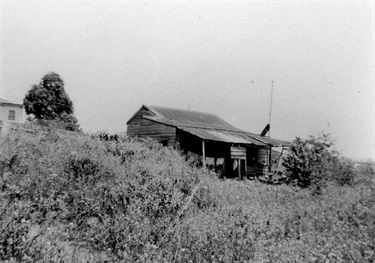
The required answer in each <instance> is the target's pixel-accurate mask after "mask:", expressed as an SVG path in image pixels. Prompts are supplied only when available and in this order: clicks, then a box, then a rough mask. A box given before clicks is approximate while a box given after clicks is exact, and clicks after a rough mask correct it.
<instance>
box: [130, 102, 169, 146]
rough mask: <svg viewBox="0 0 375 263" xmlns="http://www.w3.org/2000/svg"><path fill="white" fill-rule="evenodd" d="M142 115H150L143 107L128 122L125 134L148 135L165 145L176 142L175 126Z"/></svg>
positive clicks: (143, 136) (142, 136)
mask: <svg viewBox="0 0 375 263" xmlns="http://www.w3.org/2000/svg"><path fill="white" fill-rule="evenodd" d="M143 116H151V115H150V114H148V112H147V111H146V110H144V109H143V110H141V111H140V112H139V113H138V114H137V115H136V116H135V117H134V118H133V119H132V120H131V121H130V122H129V123H128V130H127V134H128V135H129V136H138V137H141V138H146V137H150V138H152V139H155V140H157V141H158V142H160V143H162V144H163V145H165V146H173V145H175V144H176V128H175V127H172V126H168V125H164V124H161V123H158V122H155V121H151V120H147V119H144V118H143Z"/></svg>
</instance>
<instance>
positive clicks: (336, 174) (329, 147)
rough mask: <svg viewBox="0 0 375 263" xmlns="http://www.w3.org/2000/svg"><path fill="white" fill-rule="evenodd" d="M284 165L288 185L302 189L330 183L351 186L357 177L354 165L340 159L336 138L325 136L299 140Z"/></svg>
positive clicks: (296, 140) (295, 142) (294, 142)
mask: <svg viewBox="0 0 375 263" xmlns="http://www.w3.org/2000/svg"><path fill="white" fill-rule="evenodd" d="M283 165H284V167H285V170H286V175H287V177H288V183H292V184H296V185H298V186H300V187H302V188H306V187H310V186H314V187H320V186H322V185H324V184H325V183H326V182H327V181H329V180H330V181H335V182H337V183H339V184H340V185H348V184H352V183H353V182H354V178H355V176H356V171H355V168H354V166H353V163H352V162H350V161H349V160H347V159H344V158H340V157H339V154H338V152H337V151H336V150H335V149H334V143H333V141H332V139H331V138H330V136H329V135H328V134H324V133H322V134H319V135H318V136H310V138H309V139H306V140H303V139H301V138H299V137H297V138H296V139H295V140H294V141H293V143H292V146H291V148H290V150H289V153H288V154H287V155H286V157H284V159H283Z"/></svg>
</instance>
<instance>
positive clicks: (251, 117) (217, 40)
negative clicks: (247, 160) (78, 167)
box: [0, 1, 375, 158]
mask: <svg viewBox="0 0 375 263" xmlns="http://www.w3.org/2000/svg"><path fill="white" fill-rule="evenodd" d="M49 71H54V72H56V73H58V74H60V76H61V77H62V78H63V80H64V81H65V90H66V92H67V93H68V94H69V96H70V98H71V100H72V101H73V105H74V108H75V112H74V114H75V116H76V117H77V118H78V121H79V123H80V124H81V127H82V128H83V130H84V131H87V132H95V131H104V130H106V131H108V132H125V131H126V121H127V120H128V119H129V118H130V117H131V116H132V115H133V114H134V113H135V112H136V111H137V110H138V109H139V108H140V107H141V106H142V105H143V104H146V105H156V106H165V107H173V108H180V109H188V107H189V106H190V109H191V110H195V111H202V112H208V113H213V114H216V115H218V116H220V117H222V118H223V119H224V120H226V121H228V122H229V123H231V124H232V125H234V126H236V127H238V128H241V129H244V130H247V131H250V132H254V133H260V132H261V131H262V129H263V128H264V127H265V126H266V124H267V123H268V117H269V108H270V93H271V83H272V80H274V92H273V105H272V120H271V137H275V138H279V139H284V140H293V139H294V138H295V137H296V136H300V137H302V138H307V137H308V136H309V135H315V134H317V133H319V132H321V131H324V132H328V133H331V134H332V136H333V138H334V139H335V140H336V145H337V148H338V150H339V151H340V152H341V153H342V154H343V155H345V156H348V157H352V158H375V156H374V147H375V141H374V134H375V126H374V125H375V124H374V120H375V118H374V112H375V109H374V105H375V103H374V2H373V1H362V2H353V1H351V2H338V1H335V2H322V1H319V2H316V1H314V2H313V1H311V2H306V1H304V2H301V1H298V2H297V1H295V2H291V1H289V2H276V1H274V2H207V1H206V2H178V3H176V2H143V3H141V2H126V1H114V2H104V1H103V2H98V1H96V2H87V1H85V2H84V1H60V2H56V1H55V2H52V1H50V2H48V1H40V2H35V1H34V2H25V1H23V2H21V1H17V2H16V1H1V90H0V92H1V93H0V96H1V97H2V98H4V99H7V100H10V101H12V102H15V103H22V100H23V98H24V96H25V94H26V93H27V91H28V90H29V89H30V88H31V86H32V84H38V83H39V81H40V79H41V78H42V77H43V76H44V75H45V74H46V73H47V72H49Z"/></svg>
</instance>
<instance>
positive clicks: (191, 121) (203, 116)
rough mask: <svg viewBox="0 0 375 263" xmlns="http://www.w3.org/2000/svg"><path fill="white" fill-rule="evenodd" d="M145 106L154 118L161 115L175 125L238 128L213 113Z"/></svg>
mask: <svg viewBox="0 0 375 263" xmlns="http://www.w3.org/2000/svg"><path fill="white" fill-rule="evenodd" d="M146 108H148V109H149V110H151V111H153V112H154V113H155V117H156V118H158V119H160V117H161V118H163V119H165V120H168V121H169V122H170V123H171V124H175V125H176V126H179V125H180V126H181V125H182V126H188V127H197V128H198V127H201V128H215V129H226V130H238V129H237V128H236V127H234V126H232V125H230V124H229V123H227V122H226V121H224V120H223V119H222V118H220V117H218V116H216V115H214V114H209V113H203V112H197V111H190V110H181V109H172V108H165V107H159V106H146Z"/></svg>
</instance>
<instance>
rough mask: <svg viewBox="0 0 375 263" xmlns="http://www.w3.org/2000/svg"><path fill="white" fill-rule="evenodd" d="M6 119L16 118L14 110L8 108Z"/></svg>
mask: <svg viewBox="0 0 375 263" xmlns="http://www.w3.org/2000/svg"><path fill="white" fill-rule="evenodd" d="M8 120H10V121H14V120H16V111H15V110H9V114H8Z"/></svg>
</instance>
